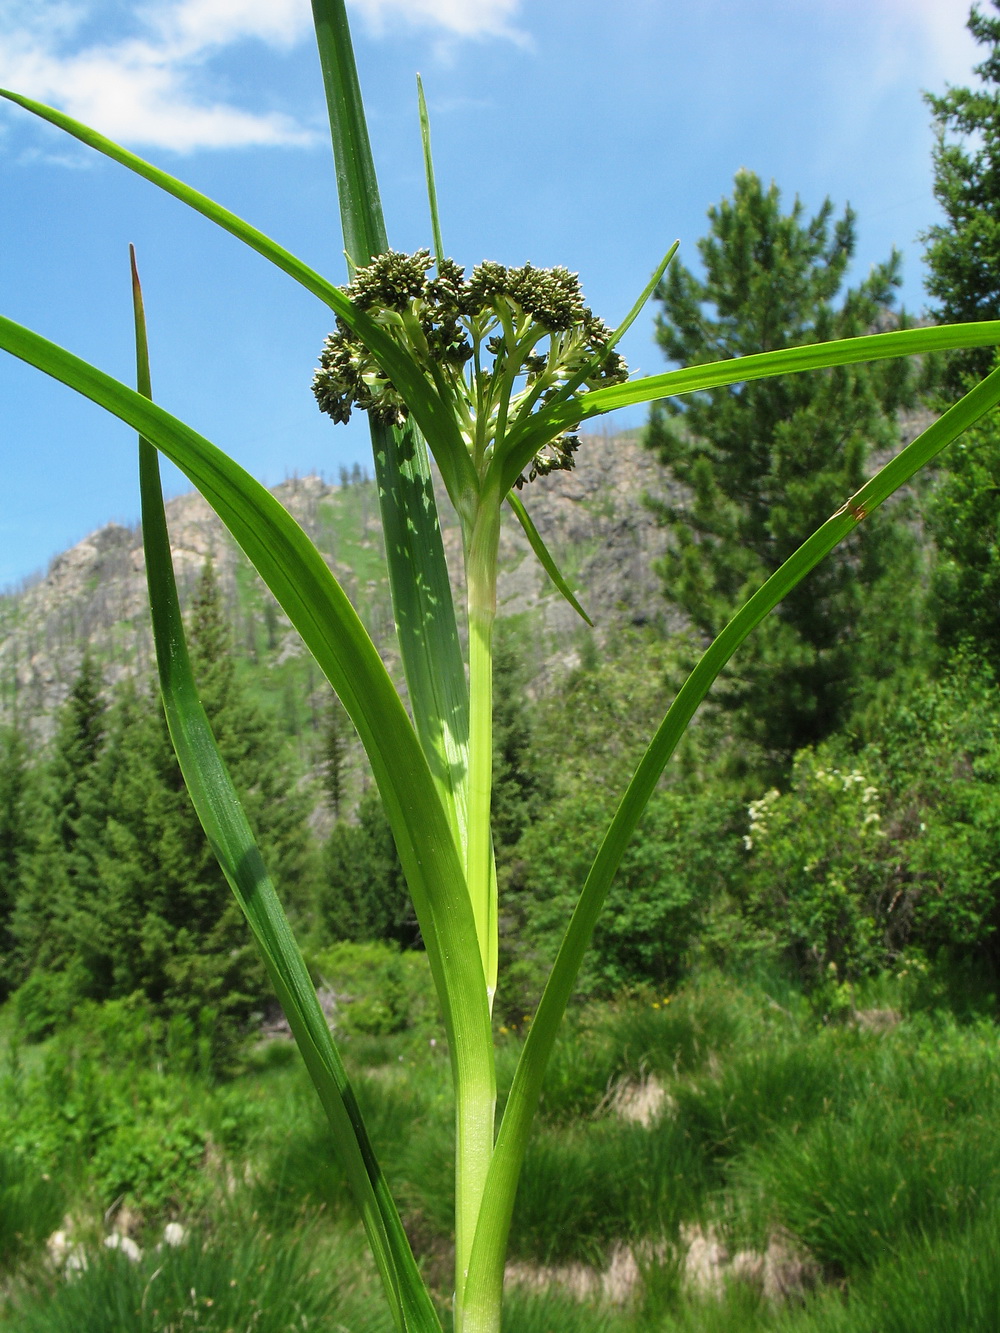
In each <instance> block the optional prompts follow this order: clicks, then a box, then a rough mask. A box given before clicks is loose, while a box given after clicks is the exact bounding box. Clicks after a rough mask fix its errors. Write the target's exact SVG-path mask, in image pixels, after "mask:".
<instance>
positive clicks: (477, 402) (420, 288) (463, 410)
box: [313, 250, 628, 485]
mask: <svg viewBox="0 0 1000 1333" xmlns="http://www.w3.org/2000/svg"><path fill="white" fill-rule="evenodd" d="M433 262H434V261H433V260H432V258H431V255H430V252H429V251H427V250H418V251H417V252H416V254H413V255H406V254H400V253H397V252H396V251H392V250H390V251H388V252H387V253H386V254H383V255H379V256H378V257H377V258H376V259H374V260H373V261H372V262H371V263H370V264H369V265H367V266H366V267H364V268H360V269H358V270H357V272H356V273H355V275H354V279H353V281H352V282H351V283H350V285H349V286H348V287H346V288H345V289H344V291H345V293H346V295H347V296H349V297H350V299H351V300H352V301H353V302H354V303H355V304H356V305H357V306H358V307H359V309H361V310H363V311H364V312H365V313H366V314H368V315H369V316H370V317H371V318H372V319H374V320H375V321H376V322H377V323H378V324H379V325H380V327H381V328H382V329H383V330H384V331H385V332H387V333H388V334H390V336H391V337H392V338H393V339H394V340H396V341H397V342H398V343H399V344H400V346H401V348H402V349H404V350H405V351H406V352H408V353H409V355H410V356H411V357H412V358H413V360H414V361H415V362H416V363H417V365H418V366H419V367H420V369H421V371H422V372H423V373H424V375H425V376H426V378H427V380H428V384H429V386H430V387H432V388H433V389H434V390H435V391H436V392H437V393H439V394H442V396H444V397H446V398H448V399H449V400H450V401H451V403H452V405H453V407H454V409H455V413H456V418H457V421H458V425H459V429H460V430H461V432H462V434H463V436H464V438H465V439H466V443H467V444H468V446H469V449H470V452H472V453H473V456H474V457H475V458H476V460H477V462H482V461H485V460H486V459H487V458H488V457H489V456H490V453H491V451H492V449H493V448H494V447H495V445H496V443H497V436H498V435H501V436H502V435H503V433H504V432H505V431H506V430H507V429H509V427H510V426H511V425H512V424H513V423H514V422H515V421H516V420H518V419H520V418H521V417H523V415H524V414H526V413H528V412H530V411H532V410H533V409H534V408H535V407H536V406H538V405H541V404H545V403H548V402H551V401H552V399H553V398H555V397H556V395H559V394H560V393H561V394H562V396H563V397H565V398H570V399H572V398H576V397H578V396H579V395H581V394H582V393H584V392H585V391H586V390H587V389H591V388H596V387H598V386H599V385H604V384H612V383H617V382H619V381H621V380H624V379H626V378H627V377H628V370H627V367H626V365H625V362H624V360H623V359H622V357H621V356H620V355H619V353H618V352H616V351H615V350H614V348H613V347H612V346H611V338H612V333H611V330H610V329H609V328H608V326H607V325H606V324H605V323H604V321H603V320H601V319H598V318H597V317H596V316H595V315H594V313H593V311H591V310H590V309H589V308H588V307H587V306H586V305H584V302H583V294H582V292H581V290H580V281H579V278H578V277H577V275H576V274H575V273H570V272H569V270H568V269H565V268H536V267H535V266H534V265H532V264H524V265H523V266H521V267H520V268H507V267H505V266H504V265H503V264H497V263H493V262H492V261H486V262H484V263H482V264H477V265H476V267H475V268H474V269H473V270H472V274H471V276H470V277H468V278H467V277H466V276H465V270H464V269H463V268H461V267H460V265H458V264H456V263H455V262H454V261H453V260H450V259H445V260H442V261H441V263H440V264H439V265H438V271H437V274H436V276H429V270H430V269H431V266H432V264H433ZM313 392H314V393H315V395H316V400H317V402H318V404H319V406H320V408H321V410H322V411H324V412H326V413H328V414H329V415H330V416H331V417H332V418H333V419H334V421H338V422H344V421H347V420H348V419H349V417H350V415H351V411H352V409H353V408H354V407H360V408H363V409H365V410H366V411H368V412H370V413H371V414H372V416H373V417H374V418H375V419H376V420H378V421H381V422H384V423H385V424H387V425H393V426H394V425H400V424H402V422H403V421H405V420H406V417H407V415H408V408H407V405H406V403H405V401H404V400H403V397H402V395H401V393H400V392H399V390H398V388H397V386H396V385H395V384H393V382H392V380H391V378H390V377H389V376H388V375H387V374H386V373H385V371H384V370H383V368H382V367H381V366H380V365H379V363H378V362H377V361H376V359H375V358H374V356H373V355H372V354H371V352H370V351H369V349H368V348H367V347H366V346H365V345H364V343H363V342H362V341H361V339H360V338H358V336H357V335H356V334H355V333H353V332H352V331H351V329H350V328H348V326H347V324H346V323H345V322H344V321H343V320H340V319H338V321H337V327H336V330H335V331H334V332H333V333H332V334H330V336H329V337H328V338H327V340H326V343H325V344H324V347H323V352H322V355H321V357H320V365H319V369H318V370H317V371H316V374H315V377H314V379H313ZM577 443H578V441H577V438H576V436H575V434H574V433H573V432H572V431H569V432H565V433H563V434H562V435H560V436H558V437H557V438H555V439H553V440H552V441H550V442H549V443H548V444H547V445H546V446H545V448H544V449H542V450H541V451H540V452H539V453H538V454H537V455H536V456H535V458H534V460H533V461H532V464H531V466H530V468H529V469H528V472H527V478H524V477H522V478H520V479H519V482H518V484H519V485H520V484H521V482H523V481H524V480H525V479H527V480H529V481H533V480H534V478H535V477H536V476H544V475H545V474H546V473H548V472H553V471H556V470H560V469H568V468H570V467H572V465H573V453H574V451H575V450H576V447H577Z"/></svg>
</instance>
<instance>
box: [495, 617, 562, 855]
mask: <svg viewBox="0 0 1000 1333" xmlns="http://www.w3.org/2000/svg"><path fill="white" fill-rule="evenodd" d="M523 661H524V655H523V654H522V653H519V652H518V651H517V648H516V645H515V643H514V641H513V638H512V636H511V633H510V632H509V630H508V629H507V627H506V626H504V625H503V623H502V622H501V626H500V628H499V629H498V631H497V634H496V639H495V643H494V649H493V795H492V802H491V819H492V824H493V842H494V847H495V850H496V856H497V862H498V864H499V865H501V866H502V865H503V863H504V862H505V861H507V860H508V859H509V858H510V856H511V855H512V854H513V852H514V848H515V847H516V846H517V844H518V842H519V841H520V839H521V835H522V834H523V833H524V831H525V829H526V828H527V827H528V825H529V824H531V823H532V822H533V821H534V820H535V819H536V818H537V817H538V815H539V814H540V813H541V810H542V807H543V806H544V804H545V802H546V801H547V800H548V799H549V798H550V797H551V795H552V784H551V782H550V781H549V778H548V775H547V774H546V773H544V772H543V771H542V769H541V766H540V765H539V763H538V759H537V755H536V754H535V752H534V750H533V747H532V729H531V718H530V713H529V711H528V706H527V704H526V702H525V690H526V688H527V681H526V673H525V669H524V667H523V665H522V663H523Z"/></svg>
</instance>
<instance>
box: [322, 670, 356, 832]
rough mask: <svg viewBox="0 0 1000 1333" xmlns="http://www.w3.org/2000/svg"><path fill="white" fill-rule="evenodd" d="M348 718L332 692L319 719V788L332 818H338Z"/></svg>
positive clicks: (348, 735)
mask: <svg viewBox="0 0 1000 1333" xmlns="http://www.w3.org/2000/svg"><path fill="white" fill-rule="evenodd" d="M351 733H352V727H351V721H350V718H349V717H348V716H347V712H346V710H345V708H344V705H343V704H342V703H341V702H340V700H339V699H338V698H337V696H336V695H333V697H332V698H331V699H330V702H329V704H328V706H327V709H326V715H325V717H324V719H323V755H322V762H323V788H324V790H325V792H326V799H327V804H328V805H329V807H330V809H331V811H332V812H333V817H334V819H340V816H341V813H342V810H343V806H344V800H345V794H346V793H345V784H346V778H347V760H348V755H349V753H350V746H351Z"/></svg>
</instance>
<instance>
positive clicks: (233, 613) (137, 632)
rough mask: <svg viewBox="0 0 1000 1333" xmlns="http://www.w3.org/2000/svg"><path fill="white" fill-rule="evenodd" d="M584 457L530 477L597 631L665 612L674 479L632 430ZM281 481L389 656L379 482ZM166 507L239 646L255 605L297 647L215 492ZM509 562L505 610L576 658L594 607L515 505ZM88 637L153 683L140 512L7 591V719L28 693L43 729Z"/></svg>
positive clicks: (1, 646) (33, 717)
mask: <svg viewBox="0 0 1000 1333" xmlns="http://www.w3.org/2000/svg"><path fill="white" fill-rule="evenodd" d="M577 458H578V465H577V468H576V470H575V471H573V472H570V473H554V474H552V475H551V476H549V477H546V478H544V479H540V480H539V481H537V482H535V483H533V484H532V485H531V486H530V487H527V488H526V489H525V490H524V491H523V492H522V498H523V499H524V501H525V504H526V505H527V506H528V508H529V509H530V511H531V514H532V517H533V519H534V522H535V524H536V526H537V528H538V529H539V531H540V532H541V534H542V536H543V538H544V540H545V542H546V544H547V545H548V546H549V549H550V550H551V551H552V553H553V555H554V556H555V557H556V559H557V561H558V562H559V564H560V567H561V568H562V569H563V571H564V573H565V574H566V576H567V578H568V579H569V580H570V582H571V583H572V585H573V586H574V588H575V589H576V590H577V592H578V595H579V597H580V599H581V601H582V602H583V604H584V606H585V607H586V608H587V610H588V612H589V613H590V615H591V617H592V618H593V620H594V622H595V626H596V632H597V633H598V635H603V634H607V633H609V632H613V630H614V628H615V627H616V626H620V625H621V624H622V623H626V622H633V623H644V622H646V621H650V620H659V619H662V618H663V617H664V616H665V615H666V610H665V606H664V603H663V600H662V597H661V595H660V591H659V587H658V583H657V578H656V574H655V573H654V571H653V565H654V562H655V560H656V557H657V556H658V555H659V554H660V553H661V551H662V549H663V540H664V538H663V533H662V531H661V530H660V529H659V528H658V527H657V526H656V524H655V521H654V520H653V517H652V515H651V513H650V512H649V510H648V509H647V508H646V506H645V505H644V503H643V497H644V495H645V494H646V493H647V492H655V491H656V490H657V487H658V486H659V485H661V484H662V474H661V473H660V471H659V469H658V467H657V465H656V463H655V462H654V461H653V459H652V458H651V457H650V456H649V455H648V454H647V453H646V452H645V451H644V450H643V449H642V447H641V445H640V444H639V443H638V441H637V440H636V439H635V438H634V437H630V436H618V437H615V436H607V435H605V436H590V437H586V438H585V439H584V442H583V444H582V446H581V449H580V451H579V454H578V455H577ZM274 493H275V495H276V496H277V497H278V499H279V500H280V501H281V503H282V504H283V505H284V506H285V507H286V508H287V509H288V510H289V511H290V512H291V513H292V514H293V515H294V517H295V518H296V519H297V520H298V521H299V523H301V524H302V526H303V527H304V528H305V530H306V531H307V532H308V533H309V534H310V536H311V537H312V538H313V540H314V541H316V543H317V545H318V546H319V549H320V550H321V551H322V552H323V554H324V556H325V557H326V559H327V561H328V563H329V565H330V567H331V569H332V570H333V572H334V573H335V574H336V576H337V577H338V578H339V579H340V581H341V583H342V584H343V586H344V588H345V590H346V591H347V593H348V595H349V596H350V597H351V599H352V601H353V602H354V604H355V606H356V607H357V608H358V610H359V614H361V616H362V619H363V620H364V621H365V624H366V626H367V627H368V629H369V632H370V633H371V634H372V637H373V638H374V639H375V642H376V644H377V645H378V647H379V649H380V651H382V653H383V655H384V657H385V658H386V661H387V664H388V665H389V667H390V670H393V669H394V668H395V665H396V663H395V653H394V646H393V642H392V618H391V610H390V604H389V595H388V585H387V581H386V578H385V574H384V567H383V565H382V563H381V553H382V548H381V531H380V527H379V522H378V505H377V497H376V494H375V487H374V483H372V482H359V483H353V484H351V485H350V486H349V487H339V486H333V485H331V484H329V483H328V482H326V481H324V480H322V479H321V478H319V477H303V478H294V479H291V480H289V481H286V482H284V483H283V484H282V485H281V486H278V487H276V488H275V490H274ZM167 517H168V522H169V525H170V533H171V545H172V549H173V555H174V565H175V569H176V572H177V579H178V585H179V588H180V591H181V597H182V600H186V599H188V598H189V597H190V595H191V592H192V590H193V588H194V586H195V583H196V581H197V578H198V575H199V573H200V571H201V569H202V567H203V566H204V564H205V561H206V560H207V559H208V558H209V557H211V558H212V560H213V562H214V564H215V568H216V574H217V577H218V580H219V583H220V586H221V588H222V590H223V594H224V596H225V597H226V599H227V601H228V603H229V607H230V617H231V620H232V623H233V626H234V631H235V638H236V642H237V646H238V648H240V649H243V650H244V651H256V649H250V648H248V644H249V643H250V642H251V641H254V642H255V641H256V640H255V631H254V630H253V626H252V625H251V624H250V622H251V621H253V620H254V618H256V620H257V621H264V620H266V622H267V624H266V635H265V637H266V656H267V660H268V661H269V663H271V664H272V665H274V664H280V663H281V662H283V661H286V660H287V659H288V658H289V657H290V656H295V655H297V654H298V653H299V651H300V648H299V643H298V639H297V636H296V635H295V634H294V632H293V631H292V629H291V626H290V625H289V624H288V622H287V620H286V619H285V617H284V616H283V615H282V614H281V613H280V611H279V610H278V609H277V607H276V606H275V605H274V604H273V603H271V602H270V594H268V593H267V592H266V590H264V589H262V588H261V586H260V585H259V582H258V581H257V579H256V575H255V574H253V573H252V571H250V570H249V566H248V564H247V562H246V560H245V557H244V556H243V555H242V553H241V552H240V551H239V550H238V548H237V547H236V546H235V544H234V543H233V541H232V539H231V538H230V537H229V536H228V534H227V533H226V532H225V531H224V529H223V527H222V525H221V523H220V522H219V520H218V519H217V518H216V517H215V515H214V514H213V513H212V511H211V509H210V508H209V506H208V504H207V503H206V501H204V500H203V499H202V498H201V496H199V495H197V494H190V495H183V496H180V497H178V498H177V499H174V500H171V501H169V502H168V504H167ZM442 523H443V525H444V529H445V543H446V548H447V551H448V555H449V562H450V565H451V569H452V574H453V580H454V582H455V586H456V594H457V595H458V596H461V582H462V561H461V543H460V538H459V532H458V527H457V522H456V520H455V518H454V515H452V514H451V513H450V512H449V511H448V509H447V506H443V513H442ZM501 567H502V573H501V581H500V589H499V612H500V614H501V616H505V615H506V616H514V615H518V616H523V615H526V614H527V615H529V616H530V617H532V620H533V624H534V625H535V627H536V631H537V633H536V637H537V639H538V641H539V643H540V644H541V645H542V649H541V652H540V658H541V660H542V661H543V662H544V661H553V662H555V661H557V660H558V661H564V660H571V659H572V656H573V653H574V651H575V650H574V647H573V645H574V642H575V637H576V636H577V634H578V632H579V630H580V628H581V624H582V622H581V621H580V620H579V618H578V617H577V615H576V613H575V612H574V611H573V609H572V608H571V607H570V606H569V605H568V604H567V603H566V602H565V601H564V599H563V598H562V597H561V596H560V595H559V593H558V592H557V591H556V590H555V588H554V587H553V586H552V584H551V582H550V581H549V579H548V577H547V576H546V574H545V572H544V570H542V568H541V567H540V565H539V564H538V562H537V560H536V559H535V558H534V556H533V554H532V552H531V550H530V547H529V545H528V541H527V539H526V538H525V536H524V534H523V532H522V531H521V529H520V527H519V525H518V524H517V522H516V520H515V519H514V518H513V516H508V520H507V521H506V522H505V525H504V529H503V533H502V538H501ZM261 633H262V634H264V631H263V630H261ZM88 650H89V651H90V652H92V653H93V654H94V655H95V656H96V657H97V658H98V659H99V660H100V662H101V664H102V666H103V668H104V671H105V678H106V679H107V681H108V683H109V684H112V685H113V684H115V683H116V682H118V681H121V680H123V679H126V678H133V679H137V680H140V681H142V682H145V681H147V680H148V679H149V677H150V675H151V672H152V666H153V655H152V645H151V638H150V631H149V624H148V612H147V609H146V591H145V562H144V558H143V551H142V538H141V533H140V531H139V529H138V527H133V528H128V527H123V526H121V525H120V524H114V523H110V524H108V525H106V526H105V527H103V528H100V529H99V530H98V531H97V532H94V533H91V534H90V536H88V537H86V538H85V539H84V540H83V541H82V542H79V543H78V544H77V545H76V546H74V547H72V548H71V549H70V550H68V551H66V552H64V553H63V554H61V555H59V556H57V557H56V558H55V559H54V560H53V561H52V563H51V565H50V567H49V569H48V571H47V573H46V574H45V576H44V577H42V578H40V579H38V580H37V581H35V582H33V583H32V584H30V586H28V587H26V588H25V589H24V590H22V591H20V592H17V593H9V594H7V595H6V596H3V597H0V718H9V717H10V716H11V715H12V714H13V712H14V710H15V708H16V709H17V712H18V714H19V715H20V716H21V717H22V718H23V719H26V720H27V721H28V722H29V724H30V725H31V727H32V728H33V730H34V731H35V733H36V734H37V736H38V738H39V739H42V740H44V739H45V738H46V737H47V736H48V735H49V734H51V729H52V720H53V717H54V715H55V712H56V711H57V710H58V708H59V706H60V704H61V703H62V702H63V700H64V699H65V698H66V695H67V693H68V691H69V688H70V685H71V684H72V681H73V680H74V678H75V676H76V674H77V672H78V670H79V666H80V662H81V659H82V657H83V654H84V652H85V651H88ZM262 651H263V650H262Z"/></svg>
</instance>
